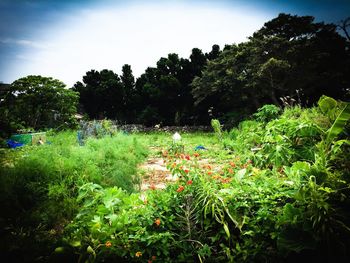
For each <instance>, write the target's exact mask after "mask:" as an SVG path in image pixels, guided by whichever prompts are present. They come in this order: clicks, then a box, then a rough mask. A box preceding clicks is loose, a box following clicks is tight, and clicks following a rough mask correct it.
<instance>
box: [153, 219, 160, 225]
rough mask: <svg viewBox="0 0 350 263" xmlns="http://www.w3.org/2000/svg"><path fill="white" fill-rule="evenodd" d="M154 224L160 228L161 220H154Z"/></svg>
mask: <svg viewBox="0 0 350 263" xmlns="http://www.w3.org/2000/svg"><path fill="white" fill-rule="evenodd" d="M154 223H155V224H156V225H157V226H160V219H159V218H157V219H156V220H154Z"/></svg>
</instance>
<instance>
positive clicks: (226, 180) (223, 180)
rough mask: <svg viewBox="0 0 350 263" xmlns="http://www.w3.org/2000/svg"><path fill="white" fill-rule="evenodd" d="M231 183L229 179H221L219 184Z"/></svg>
mask: <svg viewBox="0 0 350 263" xmlns="http://www.w3.org/2000/svg"><path fill="white" fill-rule="evenodd" d="M230 181H231V178H224V179H221V183H223V184H225V183H229V182H230Z"/></svg>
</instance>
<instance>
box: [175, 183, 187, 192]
mask: <svg viewBox="0 0 350 263" xmlns="http://www.w3.org/2000/svg"><path fill="white" fill-rule="evenodd" d="M183 190H185V187H184V186H182V185H179V188H177V190H176V192H178V193H180V192H182V191H183Z"/></svg>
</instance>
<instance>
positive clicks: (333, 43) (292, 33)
mask: <svg viewBox="0 0 350 263" xmlns="http://www.w3.org/2000/svg"><path fill="white" fill-rule="evenodd" d="M313 21H314V18H313V17H311V16H302V17H299V16H291V15H287V14H280V15H279V16H278V17H277V18H275V19H273V20H271V21H269V22H267V23H265V25H264V26H263V27H262V28H261V29H260V30H258V31H257V32H255V33H254V34H253V36H252V37H250V38H249V41H247V42H245V43H241V44H239V45H232V46H230V47H226V48H225V50H224V52H223V53H221V54H220V55H219V57H218V58H217V59H215V60H213V61H210V62H209V63H208V65H207V66H206V69H205V70H204V71H203V73H202V76H201V77H196V78H195V79H194V81H193V82H192V86H193V91H192V93H193V96H194V98H195V104H196V105H198V106H199V105H206V106H207V107H208V106H209V105H212V106H213V107H216V112H217V114H218V116H223V115H224V114H225V113H227V112H234V111H240V110H244V111H246V110H249V108H250V109H251V110H252V111H254V110H256V108H258V107H259V106H261V105H263V104H265V103H274V104H277V105H278V104H281V103H282V101H281V99H280V98H283V97H286V96H289V97H290V98H293V99H295V100H301V103H302V104H312V103H315V102H316V101H317V99H318V98H319V97H320V96H321V95H322V94H326V95H328V96H332V97H335V98H342V99H344V96H345V94H346V88H348V86H349V84H350V72H349V69H350V63H349V62H350V60H349V58H350V56H349V43H348V42H347V41H346V39H345V38H343V37H342V36H341V35H339V34H338V33H337V31H336V28H337V27H336V26H335V25H332V24H324V23H314V22H313ZM300 94H303V96H302V97H301V96H300ZM217 101H220V104H219V103H215V102H217Z"/></svg>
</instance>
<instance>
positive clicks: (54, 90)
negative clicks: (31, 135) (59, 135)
mask: <svg viewBox="0 0 350 263" xmlns="http://www.w3.org/2000/svg"><path fill="white" fill-rule="evenodd" d="M65 87H66V85H65V84H64V83H63V82H61V81H59V80H57V79H53V78H50V77H42V76H32V75H30V76H27V77H24V78H20V79H18V80H16V81H14V82H13V83H12V84H11V85H10V86H9V87H8V90H7V92H6V94H5V96H4V98H3V100H2V101H1V104H0V113H1V114H0V115H1V122H3V123H4V124H6V127H7V128H8V129H9V130H11V129H13V128H15V129H16V128H20V127H22V128H33V129H34V130H37V129H42V128H57V127H68V126H70V125H74V124H75V119H74V114H75V113H76V111H77V109H76V105H77V102H78V94H77V93H76V92H74V91H72V90H69V89H66V88H65Z"/></svg>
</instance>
